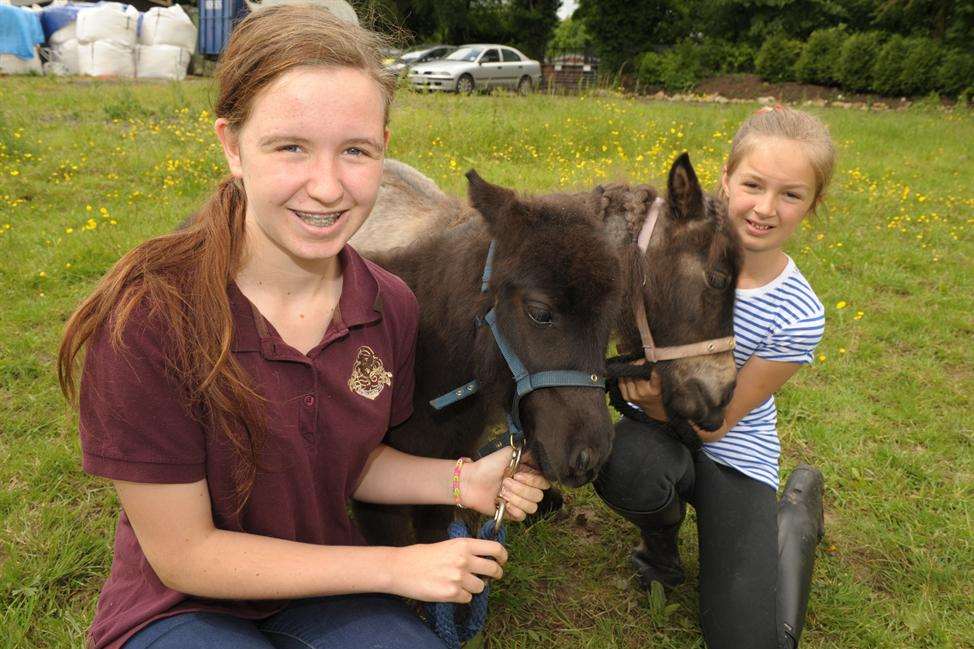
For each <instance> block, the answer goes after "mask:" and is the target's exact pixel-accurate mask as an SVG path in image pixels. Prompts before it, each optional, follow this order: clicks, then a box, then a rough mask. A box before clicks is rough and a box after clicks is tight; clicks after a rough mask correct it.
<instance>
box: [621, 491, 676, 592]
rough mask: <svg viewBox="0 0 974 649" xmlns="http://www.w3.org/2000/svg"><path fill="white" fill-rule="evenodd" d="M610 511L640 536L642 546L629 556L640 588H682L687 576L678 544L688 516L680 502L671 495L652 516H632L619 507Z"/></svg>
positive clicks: (644, 513) (634, 513)
mask: <svg viewBox="0 0 974 649" xmlns="http://www.w3.org/2000/svg"><path fill="white" fill-rule="evenodd" d="M610 507H612V506H611V505H610ZM612 509H614V510H615V511H617V512H618V513H620V514H622V515H623V516H624V517H625V518H626V519H627V520H629V521H631V522H632V523H635V524H636V527H638V528H639V531H640V533H641V535H642V543H640V544H639V547H637V548H636V549H635V550H633V552H632V555H631V560H632V565H633V567H634V568H635V569H636V575H637V576H638V578H639V583H640V585H641V586H642V587H643V588H645V589H646V590H650V589H651V588H652V584H653V582H654V581H658V582H660V584H662V585H663V587H664V588H666V589H673V588H676V587H677V586H679V585H680V584H682V583H683V582H684V581H685V580H686V574H685V573H684V571H683V563H682V562H681V561H680V552H679V548H678V546H677V541H678V539H679V536H680V526H681V525H682V524H683V519H684V518H685V517H686V512H687V508H686V505H685V504H684V503H683V501H681V500H680V498H679V497H677V496H676V495H674V496H673V497H672V498H671V499H670V502H669V503H667V504H666V505H664V506H663V507H661V508H659V509H657V510H656V511H652V512H633V511H628V510H623V509H620V508H618V507H612Z"/></svg>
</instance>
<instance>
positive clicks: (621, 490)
mask: <svg viewBox="0 0 974 649" xmlns="http://www.w3.org/2000/svg"><path fill="white" fill-rule="evenodd" d="M620 428H621V427H620ZM618 432H619V428H617V436H616V439H615V442H614V444H613V448H612V453H611V454H610V455H609V459H608V460H607V461H606V463H605V465H604V466H603V467H602V470H601V471H600V473H599V475H598V477H597V478H596V480H595V490H596V493H598V495H599V497H601V498H602V500H604V501H605V502H606V504H608V505H609V506H610V507H613V508H616V509H621V510H626V511H629V512H634V513H648V512H654V511H657V510H659V509H661V508H662V507H665V506H666V505H668V504H669V503H670V501H671V500H672V499H673V497H674V494H677V493H681V492H680V490H681V489H682V488H683V486H684V483H686V482H688V479H689V480H690V481H691V482H692V479H690V478H689V477H688V474H689V472H692V462H690V461H689V453H688V452H686V449H685V448H683V447H682V445H679V443H677V445H678V446H679V449H678V450H676V451H674V450H673V449H669V448H667V445H666V444H662V445H660V444H658V443H656V442H658V441H659V440H651V439H649V438H648V435H647V433H646V431H637V434H630V433H631V431H628V430H624V431H623V434H621V435H619V434H618ZM652 434H654V433H649V435H652ZM661 446H662V448H661ZM680 450H682V451H683V452H685V454H686V456H687V457H686V458H684V457H682V454H681V453H680V452H679V451H680Z"/></svg>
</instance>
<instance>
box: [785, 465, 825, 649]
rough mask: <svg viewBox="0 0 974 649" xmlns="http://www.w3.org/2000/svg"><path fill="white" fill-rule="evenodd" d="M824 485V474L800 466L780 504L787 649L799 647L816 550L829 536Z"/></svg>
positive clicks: (813, 468) (792, 476)
mask: <svg viewBox="0 0 974 649" xmlns="http://www.w3.org/2000/svg"><path fill="white" fill-rule="evenodd" d="M824 484H825V481H824V479H823V478H822V472H821V471H819V470H818V469H816V468H815V467H812V466H809V465H807V464H800V465H798V466H797V467H796V468H795V470H794V471H792V472H791V475H790V476H788V482H787V483H786V484H785V490H784V491H783V492H782V494H781V500H779V501H778V614H779V616H780V619H781V623H782V626H783V638H782V646H783V647H785V648H786V649H794V648H795V647H798V640H799V638H800V637H801V633H802V627H803V626H804V625H805V608H806V607H807V606H808V594H809V591H810V590H811V588H812V567H813V565H814V564H815V546H817V545H818V543H819V541H821V540H822V535H823V534H824V533H825V515H824V510H823V508H822V490H823V487H824Z"/></svg>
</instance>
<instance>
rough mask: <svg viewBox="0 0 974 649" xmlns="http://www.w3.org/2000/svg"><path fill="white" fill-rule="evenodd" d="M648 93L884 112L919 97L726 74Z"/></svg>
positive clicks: (945, 101)
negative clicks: (682, 88) (683, 88)
mask: <svg viewBox="0 0 974 649" xmlns="http://www.w3.org/2000/svg"><path fill="white" fill-rule="evenodd" d="M643 91H644V92H645V94H649V95H653V93H654V92H656V94H655V95H653V98H655V99H675V100H690V101H709V102H718V103H724V102H740V101H760V102H762V103H765V104H770V103H774V102H784V103H810V104H813V105H819V106H837V107H842V108H872V109H874V110H882V109H886V108H906V107H908V106H910V105H911V104H912V103H913V101H915V100H916V99H918V98H917V97H913V98H907V97H884V96H882V95H876V94H872V93H856V92H849V91H847V90H842V89H841V88H832V87H829V86H818V85H814V84H810V83H796V82H791V81H789V82H783V83H770V82H768V81H765V80H764V79H762V78H761V77H759V76H758V75H756V74H723V75H720V76H716V77H711V78H710V79H705V80H703V81H701V82H700V83H698V84H697V85H696V86H694V87H693V90H691V91H690V92H688V93H685V94H675V95H674V94H670V93H666V92H664V91H663V90H662V89H659V88H650V89H646V88H643ZM940 101H941V104H943V105H944V106H953V105H954V103H955V102H954V101H953V100H951V99H948V98H946V97H942V98H941V100H940Z"/></svg>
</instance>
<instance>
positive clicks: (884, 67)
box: [871, 35, 906, 96]
mask: <svg viewBox="0 0 974 649" xmlns="http://www.w3.org/2000/svg"><path fill="white" fill-rule="evenodd" d="M905 50H906V39H905V38H903V37H902V36H899V35H896V36H893V37H891V38H890V39H889V40H888V41H886V44H885V45H883V47H882V49H881V50H879V56H877V57H876V62H875V63H874V64H873V71H872V79H873V81H872V86H871V89H872V90H875V91H876V92H878V93H880V94H883V95H890V96H892V95H903V94H906V89H905V88H904V87H903V81H902V79H903V63H904V61H905V57H904V54H905Z"/></svg>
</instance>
